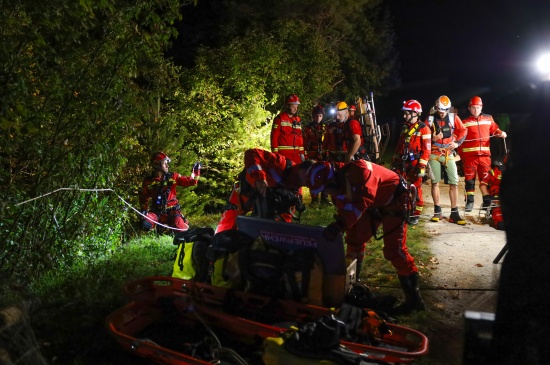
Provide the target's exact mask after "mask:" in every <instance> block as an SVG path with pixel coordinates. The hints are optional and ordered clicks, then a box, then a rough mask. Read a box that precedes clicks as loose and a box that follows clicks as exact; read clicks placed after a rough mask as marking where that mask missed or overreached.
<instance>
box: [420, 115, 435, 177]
mask: <svg viewBox="0 0 550 365" xmlns="http://www.w3.org/2000/svg"><path fill="white" fill-rule="evenodd" d="M420 137H421V138H422V141H421V142H420V143H421V144H422V154H421V155H420V161H418V164H419V165H420V167H422V168H424V167H426V165H427V164H428V161H429V160H430V153H431V150H432V131H431V130H430V127H428V125H427V124H426V125H425V126H424V128H422V129H421V130H420Z"/></svg>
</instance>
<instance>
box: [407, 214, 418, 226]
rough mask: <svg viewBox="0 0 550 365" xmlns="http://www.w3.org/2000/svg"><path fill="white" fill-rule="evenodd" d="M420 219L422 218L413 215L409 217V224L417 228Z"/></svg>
mask: <svg viewBox="0 0 550 365" xmlns="http://www.w3.org/2000/svg"><path fill="white" fill-rule="evenodd" d="M419 219H420V216H418V215H412V216H410V217H409V224H410V225H411V226H416V225H417V224H418V220H419Z"/></svg>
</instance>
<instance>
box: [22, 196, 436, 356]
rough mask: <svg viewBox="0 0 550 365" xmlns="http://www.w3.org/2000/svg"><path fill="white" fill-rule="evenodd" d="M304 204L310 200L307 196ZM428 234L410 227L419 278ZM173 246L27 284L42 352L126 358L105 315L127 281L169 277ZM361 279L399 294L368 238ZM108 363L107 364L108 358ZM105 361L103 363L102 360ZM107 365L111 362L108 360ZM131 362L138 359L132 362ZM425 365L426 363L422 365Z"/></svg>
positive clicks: (320, 222) (135, 245) (209, 222)
mask: <svg viewBox="0 0 550 365" xmlns="http://www.w3.org/2000/svg"><path fill="white" fill-rule="evenodd" d="M304 200H305V202H306V204H307V203H309V196H308V194H307V191H306V192H305V199H304ZM335 213H336V211H335V208H334V207H332V206H321V207H308V209H307V210H306V211H305V212H304V213H303V214H302V216H301V223H302V224H308V225H316V226H325V225H327V224H328V223H330V222H331V221H332V220H333V215H334V214H335ZM188 218H189V220H190V221H191V222H192V226H198V227H205V226H208V227H213V228H214V227H215V226H216V224H217V222H218V220H219V218H220V217H219V215H206V216H200V217H188ZM426 242H427V235H426V234H425V233H424V230H423V227H422V225H420V226H419V227H417V228H415V229H409V233H408V247H409V250H410V252H411V254H412V255H413V256H414V257H415V259H416V263H417V266H418V267H419V269H420V272H421V275H422V276H427V275H429V269H428V268H427V267H426V265H425V264H424V263H426V262H429V258H430V253H429V251H428V249H427V244H426ZM175 252H176V246H174V245H173V244H172V238H171V237H170V236H162V237H158V236H156V235H155V234H153V233H149V234H144V235H143V236H142V237H141V238H139V239H136V240H134V241H131V242H129V243H128V244H126V245H124V246H123V247H121V248H120V249H118V250H117V251H116V252H113V253H112V255H111V256H110V257H108V258H105V259H103V260H98V261H95V262H90V263H88V264H86V265H84V264H81V265H79V266H76V267H73V268H68V269H65V270H62V271H54V272H48V273H44V274H43V275H41V276H40V277H39V278H38V279H36V280H34V281H33V282H32V284H31V285H30V286H29V288H28V289H29V292H28V296H29V297H31V298H33V299H32V300H34V301H36V302H37V303H38V305H37V308H39V310H37V311H36V313H35V314H33V315H31V320H32V324H33V328H34V330H35V332H36V335H37V338H39V339H40V340H41V341H42V349H41V350H42V353H43V354H44V355H45V357H46V358H47V359H52V360H53V359H55V363H58V364H69V363H70V364H88V363H89V364H91V363H102V364H110V363H112V364H115V363H125V361H127V359H125V358H117V357H118V356H122V357H124V356H129V355H125V354H120V352H121V351H119V349H118V347H117V345H116V344H115V343H114V341H113V340H112V339H111V338H109V337H108V336H107V334H106V331H105V330H104V321H105V318H106V317H107V315H108V314H109V313H111V312H112V311H114V310H115V309H117V308H119V307H121V306H122V305H124V304H125V303H126V302H127V298H125V296H124V295H123V292H122V288H123V286H124V284H125V283H127V282H129V281H132V280H135V279H138V278H141V277H145V276H153V275H170V273H171V271H172V266H173V260H174V257H175ZM361 280H363V281H365V282H366V283H367V285H368V286H369V287H376V288H377V289H376V290H380V292H382V293H388V294H393V295H397V296H400V295H401V294H400V293H401V292H400V290H399V289H398V287H399V285H398V281H397V275H396V273H395V270H394V268H393V267H392V266H391V264H390V263H389V262H388V261H386V260H385V259H384V258H383V254H382V241H377V240H374V239H373V240H371V242H369V243H368V244H367V255H366V259H365V263H364V265H363V272H362V273H361ZM423 319H425V318H423V314H422V313H421V314H415V315H412V316H409V317H407V318H405V321H404V322H403V323H404V324H405V325H410V326H411V327H413V328H418V327H417V326H418V325H420V323H422V321H423ZM106 359H108V360H106ZM106 361H107V362H106ZM109 361H110V362H109ZM131 361H133V363H135V364H139V363H140V362H139V361H140V360H138V359H137V358H132V360H131ZM426 364H427V363H426Z"/></svg>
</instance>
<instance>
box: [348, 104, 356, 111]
mask: <svg viewBox="0 0 550 365" xmlns="http://www.w3.org/2000/svg"><path fill="white" fill-rule="evenodd" d="M349 110H353V111H356V110H357V108H356V107H355V105H353V104H351V105H350V106H349Z"/></svg>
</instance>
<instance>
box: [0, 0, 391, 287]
mask: <svg viewBox="0 0 550 365" xmlns="http://www.w3.org/2000/svg"><path fill="white" fill-rule="evenodd" d="M379 3H380V1H374V0H361V1H350V0H346V1H343V2H339V3H338V4H336V3H334V2H331V1H328V0H322V1H313V0H307V1H303V2H299V3H296V2H294V1H289V0H284V1H267V2H258V1H251V0H246V1H234V0H227V1H221V2H217V3H215V4H213V3H211V2H206V1H205V2H197V1H188V0H160V1H159V0H155V1H152V0H145V1H140V2H138V3H136V2H131V1H128V0H123V1H117V2H109V1H103V0H83V1H76V2H75V1H69V0H52V1H48V2H39V1H36V0H30V1H24V2H23V1H20V0H8V1H4V2H2V7H1V8H0V24H2V25H1V26H0V86H1V87H0V131H1V132H2V133H0V142H1V143H0V166H1V168H0V186H1V187H2V189H0V202H1V203H0V204H1V205H0V212H1V213H2V220H1V221H0V242H2V243H1V246H0V259H1V260H2V261H3V265H2V270H3V271H7V272H8V273H9V274H15V275H20V276H21V277H25V276H28V275H35V274H37V273H41V272H44V271H47V270H49V269H50V268H58V269H65V268H67V267H73V266H74V265H77V264H79V263H80V264H83V263H86V262H88V261H89V260H98V259H101V258H103V257H105V256H106V255H108V254H109V252H111V250H116V249H117V248H118V247H119V246H121V245H122V244H123V243H124V242H126V241H127V240H128V239H130V238H131V237H133V236H135V235H137V233H136V230H135V228H134V226H136V224H135V223H136V222H137V221H138V220H139V217H138V216H137V215H136V214H135V212H134V211H132V210H131V209H129V207H128V206H127V205H126V204H124V203H123V202H122V201H121V200H120V199H118V198H119V197H122V198H124V199H125V200H126V201H127V203H128V204H130V205H131V206H134V207H137V205H138V204H137V193H138V191H139V189H140V184H141V181H142V179H143V178H144V176H145V175H146V174H148V173H149V166H148V162H149V156H150V155H151V153H152V152H154V151H157V150H162V151H165V152H166V153H168V154H169V155H170V157H171V158H172V160H173V163H172V165H171V166H170V168H171V170H173V171H177V172H180V173H181V174H184V175H187V174H188V173H189V172H190V170H191V166H192V164H193V163H194V162H195V161H197V160H200V161H201V162H203V164H204V169H203V171H202V174H201V179H200V182H199V185H198V186H197V187H193V188H188V189H181V191H180V189H178V190H179V196H178V198H179V200H180V202H181V205H182V206H183V207H184V208H183V211H184V214H186V215H191V216H197V215H200V214H201V213H203V212H204V211H205V210H206V209H207V207H212V206H216V205H219V204H222V203H223V202H224V200H225V198H226V196H227V194H228V193H229V190H230V186H231V184H232V183H233V181H234V179H235V176H236V174H237V173H238V172H239V170H240V169H242V157H243V153H244V151H245V150H246V149H247V148H252V147H261V148H266V149H268V148H269V133H270V129H271V121H272V119H273V117H274V116H275V115H276V114H277V113H279V112H280V110H281V109H282V106H283V100H284V98H285V96H286V95H287V94H289V93H297V94H298V95H299V96H300V99H301V100H302V105H301V110H300V113H301V114H302V115H303V119H304V120H305V121H307V120H308V118H309V110H310V108H311V107H312V106H313V105H315V104H316V103H318V102H323V101H327V100H328V101H332V100H333V99H335V98H339V99H342V98H346V99H348V100H349V99H351V98H352V97H354V96H357V95H362V94H365V93H366V91H368V90H369V89H371V88H374V87H376V86H378V85H380V84H381V83H382V82H383V80H384V79H385V78H386V77H387V75H388V70H390V69H391V68H392V65H393V61H392V53H391V50H392V34H391V28H390V26H389V24H390V19H389V18H388V17H387V16H386V15H385V14H383V13H381V12H379V9H380V8H379V7H378V6H377V5H378V4H379ZM186 5H192V6H186ZM201 9H203V10H204V9H207V10H209V11H211V10H214V11H211V12H209V13H207V15H208V16H196V15H201V14H200V13H199V11H201ZM180 11H181V12H182V13H183V14H185V15H186V17H185V21H186V22H187V23H188V24H187V25H189V24H195V23H193V22H204V23H206V24H207V25H209V26H207V27H197V28H196V29H197V30H195V28H193V27H189V28H185V27H182V26H181V23H180V21H181V19H183V18H182V14H181V13H180ZM193 17H194V18H196V19H195V20H191V19H192V18H193ZM185 29H189V30H188V31H185ZM177 30H180V34H177ZM182 30H183V31H182ZM182 40H183V42H184V43H185V41H186V40H194V42H192V43H191V48H192V49H191V52H190V53H189V54H190V55H192V57H191V59H190V60H187V62H185V63H184V62H179V63H178V62H173V59H171V58H169V57H168V56H167V55H168V54H170V52H171V51H173V49H170V46H172V45H173V47H177V45H178V44H179V45H180V46H181V43H177V42H178V41H179V42H181V41H182ZM199 44H200V46H198V45H199ZM184 46H185V47H184V48H185V49H189V47H187V46H186V45H184ZM79 188H83V189H94V188H105V189H113V190H114V191H115V193H116V195H115V194H113V193H112V192H108V191H100V192H93V191H88V190H86V191H82V190H78V189H79ZM60 189H63V190H60ZM52 192H54V193H53V194H50V193H52ZM42 195H44V197H41V196H42ZM34 197H41V198H40V199H37V200H33V201H30V202H28V203H25V204H22V205H15V204H17V203H20V202H24V201H27V200H29V199H31V198H34Z"/></svg>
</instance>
